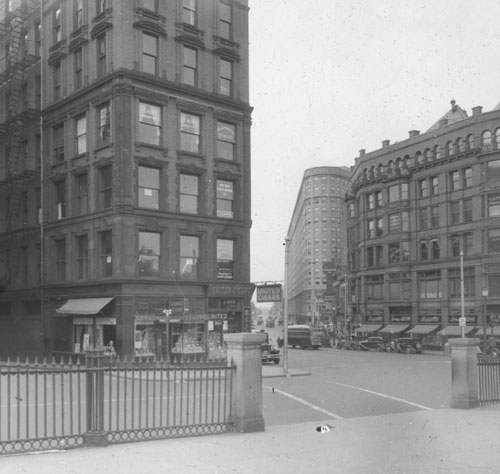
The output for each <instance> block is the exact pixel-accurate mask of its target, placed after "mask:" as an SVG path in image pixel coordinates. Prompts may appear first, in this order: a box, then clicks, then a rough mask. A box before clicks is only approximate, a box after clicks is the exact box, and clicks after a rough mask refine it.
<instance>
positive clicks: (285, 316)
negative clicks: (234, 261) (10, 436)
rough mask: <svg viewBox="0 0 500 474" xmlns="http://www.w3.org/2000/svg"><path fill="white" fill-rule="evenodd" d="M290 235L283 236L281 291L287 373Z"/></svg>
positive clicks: (284, 368)
mask: <svg viewBox="0 0 500 474" xmlns="http://www.w3.org/2000/svg"><path fill="white" fill-rule="evenodd" d="M289 246H290V237H288V235H287V236H286V237H285V285H284V286H285V288H284V292H283V300H284V301H283V372H284V373H285V375H288V252H289Z"/></svg>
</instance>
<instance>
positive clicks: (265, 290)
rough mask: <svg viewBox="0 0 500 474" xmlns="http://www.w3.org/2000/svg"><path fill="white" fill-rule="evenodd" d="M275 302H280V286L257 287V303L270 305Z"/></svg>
mask: <svg viewBox="0 0 500 474" xmlns="http://www.w3.org/2000/svg"><path fill="white" fill-rule="evenodd" d="M275 301H281V285H259V286H257V302H258V303H272V302H275Z"/></svg>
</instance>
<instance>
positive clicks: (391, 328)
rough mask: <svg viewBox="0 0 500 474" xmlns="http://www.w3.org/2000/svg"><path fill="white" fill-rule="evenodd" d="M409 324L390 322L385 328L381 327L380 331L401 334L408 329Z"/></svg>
mask: <svg viewBox="0 0 500 474" xmlns="http://www.w3.org/2000/svg"><path fill="white" fill-rule="evenodd" d="M408 328H409V326H405V325H401V324H389V325H388V326H386V327H385V328H383V329H381V330H380V331H379V332H380V333H384V334H399V333H400V332H403V331H406V329H408Z"/></svg>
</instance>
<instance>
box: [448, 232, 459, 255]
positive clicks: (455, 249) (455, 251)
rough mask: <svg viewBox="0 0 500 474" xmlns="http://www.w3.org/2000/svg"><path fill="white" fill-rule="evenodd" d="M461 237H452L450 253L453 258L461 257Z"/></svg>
mask: <svg viewBox="0 0 500 474" xmlns="http://www.w3.org/2000/svg"><path fill="white" fill-rule="evenodd" d="M460 240H461V239H460V235H458V234H454V235H451V236H450V253H451V256H452V257H460V250H461V242H460Z"/></svg>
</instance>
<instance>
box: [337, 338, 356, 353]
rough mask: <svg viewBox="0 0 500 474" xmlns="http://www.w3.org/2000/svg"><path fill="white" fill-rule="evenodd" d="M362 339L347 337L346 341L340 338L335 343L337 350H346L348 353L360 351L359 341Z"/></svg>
mask: <svg viewBox="0 0 500 474" xmlns="http://www.w3.org/2000/svg"><path fill="white" fill-rule="evenodd" d="M361 339H362V338H360V337H359V336H349V337H348V338H347V339H345V338H343V337H342V338H341V339H340V340H339V341H337V349H347V350H348V351H357V350H359V349H360V347H359V341H360V340H361Z"/></svg>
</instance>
